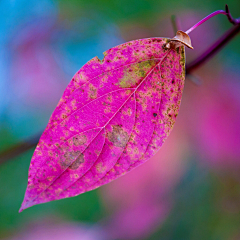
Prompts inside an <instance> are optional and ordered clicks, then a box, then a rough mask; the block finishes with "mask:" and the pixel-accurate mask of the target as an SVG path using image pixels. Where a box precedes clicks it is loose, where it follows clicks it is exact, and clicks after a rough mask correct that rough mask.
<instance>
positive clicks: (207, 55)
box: [186, 24, 240, 74]
mask: <svg viewBox="0 0 240 240" xmlns="http://www.w3.org/2000/svg"><path fill="white" fill-rule="evenodd" d="M239 32H240V24H238V25H237V26H234V27H232V28H231V29H230V30H228V31H227V32H226V33H225V34H224V35H223V36H222V37H220V38H219V39H218V40H217V41H216V42H215V43H214V44H213V45H212V46H210V47H209V48H208V49H207V50H206V51H205V52H204V53H203V54H202V55H201V56H199V57H198V58H196V59H195V60H194V61H192V62H191V63H189V64H187V66H186V74H189V73H190V72H191V71H193V70H194V69H196V68H198V67H200V66H201V65H202V64H205V62H206V61H208V60H209V59H211V58H212V57H213V56H214V55H215V54H216V53H217V52H218V51H220V49H222V48H223V47H224V46H225V45H226V44H227V43H228V42H229V41H230V40H231V39H233V38H234V37H235V36H236V35H237V34H238V33H239Z"/></svg>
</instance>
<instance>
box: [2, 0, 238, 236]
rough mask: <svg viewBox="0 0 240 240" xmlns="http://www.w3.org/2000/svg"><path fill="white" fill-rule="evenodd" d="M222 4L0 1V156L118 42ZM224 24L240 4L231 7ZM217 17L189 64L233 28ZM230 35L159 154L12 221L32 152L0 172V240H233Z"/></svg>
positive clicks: (233, 62) (36, 128) (189, 93)
mask: <svg viewBox="0 0 240 240" xmlns="http://www.w3.org/2000/svg"><path fill="white" fill-rule="evenodd" d="M224 4H225V2H224V1H222V0H221V1H217V0H211V1H209V2H208V4H206V3H204V2H201V1H200V2H199V1H189V0H183V1H181V2H179V1H175V0H169V1H155V0H149V1H146V0H138V1H135V0H122V1H120V0H112V1H110V0H102V1H99V0H88V1H85V0H68V1H67V0H58V1H57V0H56V1H50V0H41V1H37V0H32V1H29V0H28V1H27V0H16V1H15V0H2V1H0V150H3V149H7V148H8V147H10V146H12V145H13V144H14V143H17V142H19V141H20V140H23V139H26V138H27V137H30V136H32V135H34V134H36V133H39V132H41V131H42V130H43V129H44V128H45V126H46V125H47V122H48V119H49V117H50V115H51V113H52V111H53V110H54V109H55V107H56V105H57V103H58V101H59V99H60V97H61V96H62V93H63V91H64V89H65V88H66V86H67V84H68V83H69V82H70V80H71V78H72V76H73V75H74V73H75V72H77V71H78V70H79V69H80V68H81V66H83V65H84V64H85V63H86V62H87V61H89V60H90V59H91V58H93V57H95V56H98V57H99V58H100V59H101V58H103V52H104V51H106V50H107V49H109V48H111V47H114V46H116V45H118V44H121V43H123V42H125V41H129V40H133V39H138V38H146V37H155V36H163V37H172V34H173V29H172V26H171V21H170V16H171V15H172V14H175V15H176V16H177V17H178V18H179V20H180V22H181V26H182V28H183V30H186V29H187V28H189V27H191V25H193V24H194V23H196V22H197V21H199V20H200V19H201V18H202V17H204V16H206V15H207V14H209V13H210V12H212V11H215V10H217V9H223V8H224ZM229 7H230V10H231V11H232V14H233V16H240V12H239V9H240V3H239V2H237V1H234V0H231V1H229ZM230 27H231V25H230V23H228V21H227V19H226V17H225V16H218V17H215V18H214V19H211V20H210V21H209V22H208V23H205V24H204V25H202V26H200V27H199V28H198V29H196V30H194V32H193V33H192V35H191V37H192V43H193V46H194V48H195V49H194V51H192V50H191V51H190V50H187V61H189V59H190V60H192V59H194V58H195V57H196V56H198V55H199V54H200V53H201V52H203V51H204V50H205V49H206V48H207V47H208V46H209V45H210V44H211V43H213V42H214V41H215V40H216V39H217V38H218V37H219V36H220V35H221V34H222V33H224V31H226V30H227V29H228V28H230ZM239 41H240V40H239V34H238V36H237V37H236V38H235V39H234V40H233V41H232V42H231V43H229V44H228V45H227V46H226V47H225V48H224V49H223V50H222V51H221V53H219V55H217V56H216V57H214V58H213V59H212V60H210V61H209V62H207V63H206V64H205V65H203V66H202V67H201V68H199V69H198V70H197V71H194V72H193V75H194V76H195V77H197V78H200V79H201V80H202V81H203V85H202V86H199V87H197V86H195V85H194V84H192V83H191V82H190V81H189V79H188V78H187V80H186V86H185V89H184V93H183V100H182V105H181V109H180V113H179V116H178V120H177V122H176V124H175V127H174V129H173V131H172V133H171V135H170V137H169V139H168V140H167V141H166V143H165V144H164V146H163V148H162V149H161V150H160V151H159V153H158V154H157V155H156V156H154V157H153V159H151V160H149V161H148V162H147V163H146V164H144V165H142V166H141V167H139V168H137V169H136V170H134V171H133V172H131V173H129V174H127V175H126V176H124V177H122V178H119V179H118V180H116V181H114V182H113V183H110V184H108V185H106V186H103V187H101V188H100V189H98V190H95V191H92V192H88V193H84V194H82V195H80V196H78V197H74V198H70V199H64V200H60V201H55V202H50V203H46V204H43V205H38V206H34V207H32V208H30V209H27V210H26V211H24V212H22V213H21V214H19V213H18V209H19V207H20V204H21V201H22V199H23V196H24V191H25V188H26V184H27V175H28V167H29V163H30V159H31V156H32V153H33V149H32V150H30V151H28V152H26V153H24V154H22V155H21V156H19V157H17V158H15V159H11V160H9V161H8V162H6V163H4V164H1V165H0V239H33V238H34V239H36V240H38V239H41V240H45V239H58V240H59V239H60V240H61V239H98V240H100V239H113V240H114V239H164V240H168V239H169V240H173V239H176V240H181V239H184V240H186V239H194V240H195V239H200V240H201V239H213V240H215V239H219V240H226V239H233V240H235V239H236V240H237V239H240V230H239V223H240V177H239V176H240V174H239V173H240V137H239V136H240V97H239V96H240V94H239V93H240V77H239V76H240V74H239V73H240V70H239V61H240V47H239Z"/></svg>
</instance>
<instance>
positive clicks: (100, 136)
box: [20, 34, 191, 211]
mask: <svg viewBox="0 0 240 240" xmlns="http://www.w3.org/2000/svg"><path fill="white" fill-rule="evenodd" d="M179 36H180V37H178V35H177V36H176V37H177V38H174V39H167V38H148V39H141V40H135V41H131V42H127V43H124V44H122V45H119V46H116V47H114V48H111V49H109V50H108V51H106V52H105V53H104V59H103V60H102V61H101V60H99V59H98V58H97V57H95V58H93V59H92V60H90V61H89V62H88V63H86V64H85V65H84V66H83V67H82V68H81V69H80V70H79V71H78V72H77V73H76V74H75V75H74V77H73V79H72V80H71V82H70V83H69V85H68V86H67V88H66V90H65V92H64V94H63V96H62V98H61V100H60V101H59V104H58V106H57V107H56V109H55V111H54V112H53V114H52V116H51V118H50V120H49V123H48V125H47V128H46V129H45V131H44V132H43V134H42V136H41V138H40V140H39V143H38V145H37V147H36V150H35V152H34V154H33V157H32V160H31V164H30V168H29V180H28V186H27V190H26V193H25V197H24V201H23V204H22V207H21V209H20V211H22V210H23V209H25V208H28V207H30V206H32V205H35V204H40V203H44V202H48V201H53V200H57V199H62V198H67V197H73V196H76V195H79V194H81V193H84V192H86V191H89V190H93V189H95V188H98V187H99V186H101V185H103V184H106V183H108V182H110V181H112V180H114V179H116V178H118V177H120V176H122V175H124V174H125V173H127V172H129V171H130V170H132V169H134V168H135V167H137V166H139V165H140V164H142V163H144V162H145V161H147V160H148V159H149V158H150V157H151V156H153V155H154V154H155V153H156V151H157V150H159V148H160V147H161V146H162V144H163V143H164V141H165V140H166V138H167V136H168V135H169V133H170V131H171V129H172V128H173V125H174V123H175V120H176V117H177V115H178V111H179V107H180V102H181V97H182V91H183V86H184V80H185V53H184V46H183V44H182V42H183V41H185V40H184V39H185V38H186V36H185V35H184V36H182V35H181V34H180V35H179ZM187 41H188V42H187V44H188V45H189V44H190V46H191V42H190V43H189V41H190V39H187ZM184 44H185V43H184ZM187 44H185V45H187Z"/></svg>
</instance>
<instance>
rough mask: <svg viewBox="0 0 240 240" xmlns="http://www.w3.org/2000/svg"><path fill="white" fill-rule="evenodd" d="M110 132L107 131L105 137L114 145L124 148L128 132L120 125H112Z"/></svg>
mask: <svg viewBox="0 0 240 240" xmlns="http://www.w3.org/2000/svg"><path fill="white" fill-rule="evenodd" d="M112 127H113V130H112V132H108V133H107V138H108V140H109V141H110V142H112V143H113V145H114V146H116V147H121V148H124V147H125V146H126V144H127V142H128V138H129V137H128V133H127V132H126V131H124V130H123V128H122V126H120V125H113V126H112Z"/></svg>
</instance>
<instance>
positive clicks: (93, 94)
mask: <svg viewBox="0 0 240 240" xmlns="http://www.w3.org/2000/svg"><path fill="white" fill-rule="evenodd" d="M88 97H89V98H91V99H95V98H96V97H97V88H96V87H94V86H93V85H92V84H89V92H88Z"/></svg>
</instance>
